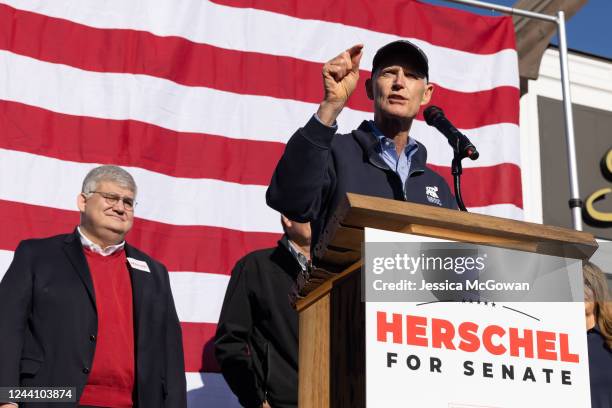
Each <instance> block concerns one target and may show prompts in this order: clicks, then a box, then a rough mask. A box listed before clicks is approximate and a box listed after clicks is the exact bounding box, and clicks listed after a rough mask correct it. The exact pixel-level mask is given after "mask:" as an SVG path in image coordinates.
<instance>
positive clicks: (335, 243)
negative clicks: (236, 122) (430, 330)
mask: <svg viewBox="0 0 612 408" xmlns="http://www.w3.org/2000/svg"><path fill="white" fill-rule="evenodd" d="M365 227H371V228H377V229H383V230H388V231H395V232H402V233H408V234H415V235H422V236H428V237H434V238H440V239H446V240H453V241H461V242H469V243H483V244H487V245H492V246H497V247H503V248H508V249H516V250H521V251H527V252H533V253H541V254H548V255H556V256H563V257H567V258H574V259H588V258H589V257H590V256H591V255H592V254H593V253H594V252H595V250H596V249H597V242H596V241H595V239H594V238H593V236H592V235H591V234H588V233H584V232H579V231H574V230H569V229H565V228H559V227H552V226H545V225H540V224H533V223H527V222H521V221H514V220H509V219H504V218H499V217H492V216H486V215H480V214H472V213H465V212H460V211H455V210H448V209H443V208H438V207H433V206H426V205H421V204H413V203H408V202H402V201H395V200H389V199H383V198H376V197H368V196H363V195H357V194H347V197H346V200H345V201H344V203H343V204H342V205H340V206H339V208H338V209H337V210H336V212H335V214H334V216H333V217H332V219H331V220H330V222H329V224H328V225H327V227H326V229H325V231H324V233H323V235H322V237H321V239H320V243H319V244H318V245H317V247H316V248H315V250H314V254H315V257H316V258H317V259H318V260H319V261H318V263H317V266H318V267H319V269H316V270H313V271H312V272H311V273H310V274H309V276H306V277H304V278H305V280H303V281H302V282H301V284H300V285H299V286H300V293H299V295H300V298H299V300H298V301H297V302H296V309H297V311H298V312H299V337H300V339H299V407H300V408H326V407H333V408H343V407H351V408H358V407H365V389H366V387H365V305H364V303H363V302H362V301H361V273H360V272H361V251H362V243H363V241H364V228H365Z"/></svg>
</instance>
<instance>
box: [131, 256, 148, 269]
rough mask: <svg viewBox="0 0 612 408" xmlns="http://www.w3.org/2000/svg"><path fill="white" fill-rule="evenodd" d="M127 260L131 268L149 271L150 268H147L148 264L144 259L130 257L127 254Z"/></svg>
mask: <svg viewBox="0 0 612 408" xmlns="http://www.w3.org/2000/svg"><path fill="white" fill-rule="evenodd" d="M127 260H128V262H129V263H130V266H131V267H132V268H134V269H139V270H141V271H145V272H149V273H150V272H151V270H150V269H149V265H147V263H146V262H145V261H139V260H138V259H134V258H130V257H129V256H128V257H127Z"/></svg>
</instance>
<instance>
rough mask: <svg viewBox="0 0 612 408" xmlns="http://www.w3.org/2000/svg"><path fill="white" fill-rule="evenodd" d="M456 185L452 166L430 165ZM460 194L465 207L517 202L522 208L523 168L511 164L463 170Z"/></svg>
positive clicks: (448, 181)
mask: <svg viewBox="0 0 612 408" xmlns="http://www.w3.org/2000/svg"><path fill="white" fill-rule="evenodd" d="M428 167H429V168H431V169H432V170H434V171H436V172H437V173H438V174H440V175H441V176H442V177H444V179H445V180H446V182H447V183H448V185H449V186H450V187H451V188H453V187H452V186H453V185H454V183H453V175H452V174H451V170H450V167H443V166H433V165H428ZM461 195H462V196H463V202H464V203H465V206H466V207H484V206H487V205H492V204H514V205H515V206H517V207H519V208H523V196H522V188H521V169H520V168H519V167H518V166H517V165H515V164H511V163H503V164H498V165H496V166H490V167H476V168H468V169H463V176H462V177H461Z"/></svg>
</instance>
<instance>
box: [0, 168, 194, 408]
mask: <svg viewBox="0 0 612 408" xmlns="http://www.w3.org/2000/svg"><path fill="white" fill-rule="evenodd" d="M136 192H137V188H136V183H135V182H134V179H133V178H132V176H131V175H130V174H129V173H128V172H126V171H125V170H123V169H121V168H119V167H116V166H101V167H97V168H95V169H93V170H92V171H90V172H89V174H88V175H87V176H86V177H85V180H84V181H83V186H82V190H81V193H80V194H79V195H78V197H77V205H78V208H79V211H80V214H81V220H80V224H79V226H78V227H77V228H76V229H75V231H74V232H73V233H71V234H65V235H58V236H54V237H50V238H44V239H31V240H26V241H22V242H21V243H20V244H19V246H18V248H17V250H16V252H15V256H14V259H13V262H12V263H11V266H10V267H9V269H8V271H7V272H6V275H5V276H4V278H3V280H2V282H0V299H2V307H0V333H2V336H0V387H19V386H20V387H74V389H75V395H74V396H73V402H66V403H58V402H44V401H42V402H36V403H32V406H34V407H38V408H43V407H46V406H47V404H48V406H49V407H53V408H61V407H75V406H78V407H111V408H129V407H140V408H156V407H160V408H161V407H171V408H183V407H186V388H185V372H184V371H185V370H184V359H183V350H182V339H181V329H180V326H179V321H178V318H177V314H176V310H175V307H174V301H173V298H172V292H171V290H170V283H169V278H168V272H167V270H166V268H165V267H164V266H163V265H162V264H160V263H159V262H157V261H155V260H154V259H152V258H151V257H149V256H148V255H146V254H144V253H143V252H141V251H139V250H138V249H136V248H134V247H132V246H130V245H129V244H127V243H126V242H125V236H126V234H127V233H128V232H129V231H130V229H131V228H132V224H133V222H134V208H135V205H136V202H135V198H136ZM18 404H19V407H20V408H24V407H29V406H30V403H28V402H18ZM15 405H16V404H15V403H14V402H9V403H2V402H0V408H6V407H11V408H14V406H15Z"/></svg>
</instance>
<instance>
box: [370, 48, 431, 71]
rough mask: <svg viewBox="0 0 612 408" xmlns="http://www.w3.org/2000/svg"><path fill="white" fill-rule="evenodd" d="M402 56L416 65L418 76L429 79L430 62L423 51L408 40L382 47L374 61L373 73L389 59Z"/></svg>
mask: <svg viewBox="0 0 612 408" xmlns="http://www.w3.org/2000/svg"><path fill="white" fill-rule="evenodd" d="M392 56H402V57H405V58H406V59H407V60H408V61H410V62H411V63H413V64H414V69H415V70H416V71H417V73H418V74H421V75H423V77H425V78H427V79H429V61H428V60H427V55H425V53H424V52H423V50H422V49H420V48H419V47H417V46H416V45H414V44H413V43H411V42H410V41H408V40H397V41H393V42H390V43H389V44H387V45H384V46H382V47H381V48H380V49H379V50H378V51H376V55H374V59H373V60H372V73H374V72H375V71H376V70H377V69H378V68H380V65H381V64H382V63H383V62H384V61H385V60H386V59H387V58H389V57H392Z"/></svg>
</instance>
